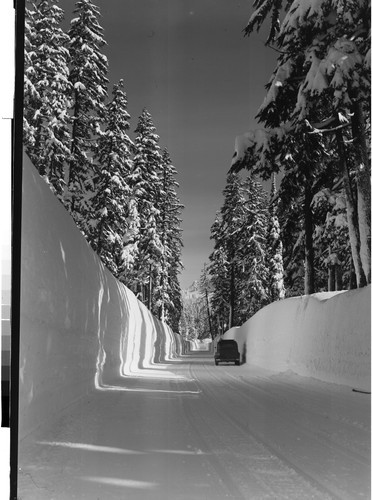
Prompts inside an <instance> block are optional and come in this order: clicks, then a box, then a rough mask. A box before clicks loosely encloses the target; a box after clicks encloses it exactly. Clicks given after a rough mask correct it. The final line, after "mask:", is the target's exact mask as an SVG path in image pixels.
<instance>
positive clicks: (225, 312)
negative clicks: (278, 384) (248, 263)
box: [208, 214, 230, 335]
mask: <svg viewBox="0 0 372 500" xmlns="http://www.w3.org/2000/svg"><path fill="white" fill-rule="evenodd" d="M218 218H219V214H217V217H216V220H215V222H214V223H213V225H212V229H211V238H213V239H214V240H215V248H214V250H213V252H212V254H211V255H210V257H209V259H210V264H209V266H208V270H209V274H210V276H211V285H212V296H211V319H212V326H213V328H214V331H216V334H218V335H222V334H223V333H224V331H226V329H227V328H228V325H229V313H230V307H229V305H230V304H229V293H230V280H229V263H228V260H227V256H226V250H225V248H224V247H223V246H222V245H219V244H218V240H217V239H216V237H217V238H218V233H216V230H217V225H218V224H219V222H220V221H219V220H218Z"/></svg>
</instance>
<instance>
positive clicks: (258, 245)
mask: <svg viewBox="0 0 372 500" xmlns="http://www.w3.org/2000/svg"><path fill="white" fill-rule="evenodd" d="M246 189H247V208H248V214H247V219H246V222H245V231H246V234H247V239H246V240H245V246H246V248H245V250H244V252H245V257H244V261H243V265H244V266H245V271H246V272H245V273H244V274H245V279H246V281H245V283H244V289H243V292H244V293H242V295H241V296H242V303H241V305H240V306H239V308H240V310H241V311H242V314H244V315H245V316H246V317H245V318H244V319H247V318H248V317H250V316H252V315H253V314H254V313H256V312H257V311H258V310H259V309H261V308H262V307H263V306H265V305H266V304H267V303H268V301H269V297H268V268H267V265H266V244H267V226H268V208H267V205H268V200H267V195H266V193H265V191H264V189H263V187H262V185H261V183H259V182H258V181H257V180H255V179H254V177H252V176H249V177H248V178H247V181H246Z"/></svg>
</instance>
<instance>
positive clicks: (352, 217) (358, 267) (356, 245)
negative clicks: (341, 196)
mask: <svg viewBox="0 0 372 500" xmlns="http://www.w3.org/2000/svg"><path fill="white" fill-rule="evenodd" d="M336 140H337V147H338V154H339V169H340V173H341V175H342V179H343V185H344V191H345V199H346V215H347V224H348V229H349V239H350V247H351V255H352V258H353V264H354V270H355V276H356V283H357V287H358V288H359V287H361V286H365V284H366V278H365V275H364V271H363V267H362V262H361V259H360V240H359V227H358V214H357V210H356V203H355V199H354V195H353V190H352V187H351V181H350V176H349V170H348V167H347V164H346V151H345V144H344V138H343V136H342V132H341V130H336Z"/></svg>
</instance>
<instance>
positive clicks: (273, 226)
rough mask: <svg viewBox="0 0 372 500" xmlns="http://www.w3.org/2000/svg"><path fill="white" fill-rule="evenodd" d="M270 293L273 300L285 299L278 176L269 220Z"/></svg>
mask: <svg viewBox="0 0 372 500" xmlns="http://www.w3.org/2000/svg"><path fill="white" fill-rule="evenodd" d="M266 247H267V263H268V294H269V299H270V301H271V302H274V301H275V300H278V299H284V297H285V287H284V268H283V243H282V240H281V236H280V224H279V218H278V199H277V196H276V177H275V174H273V176H272V187H271V200H270V204H269V221H268V228H267V245H266Z"/></svg>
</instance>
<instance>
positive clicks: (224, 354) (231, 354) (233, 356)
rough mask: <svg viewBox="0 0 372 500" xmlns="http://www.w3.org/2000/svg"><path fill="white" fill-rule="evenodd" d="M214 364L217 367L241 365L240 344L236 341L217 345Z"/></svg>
mask: <svg viewBox="0 0 372 500" xmlns="http://www.w3.org/2000/svg"><path fill="white" fill-rule="evenodd" d="M214 362H215V364H216V365H218V364H219V363H235V364H236V365H240V354H239V351H238V344H237V343H236V342H235V340H220V341H219V342H218V343H217V350H216V352H215V355H214Z"/></svg>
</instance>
